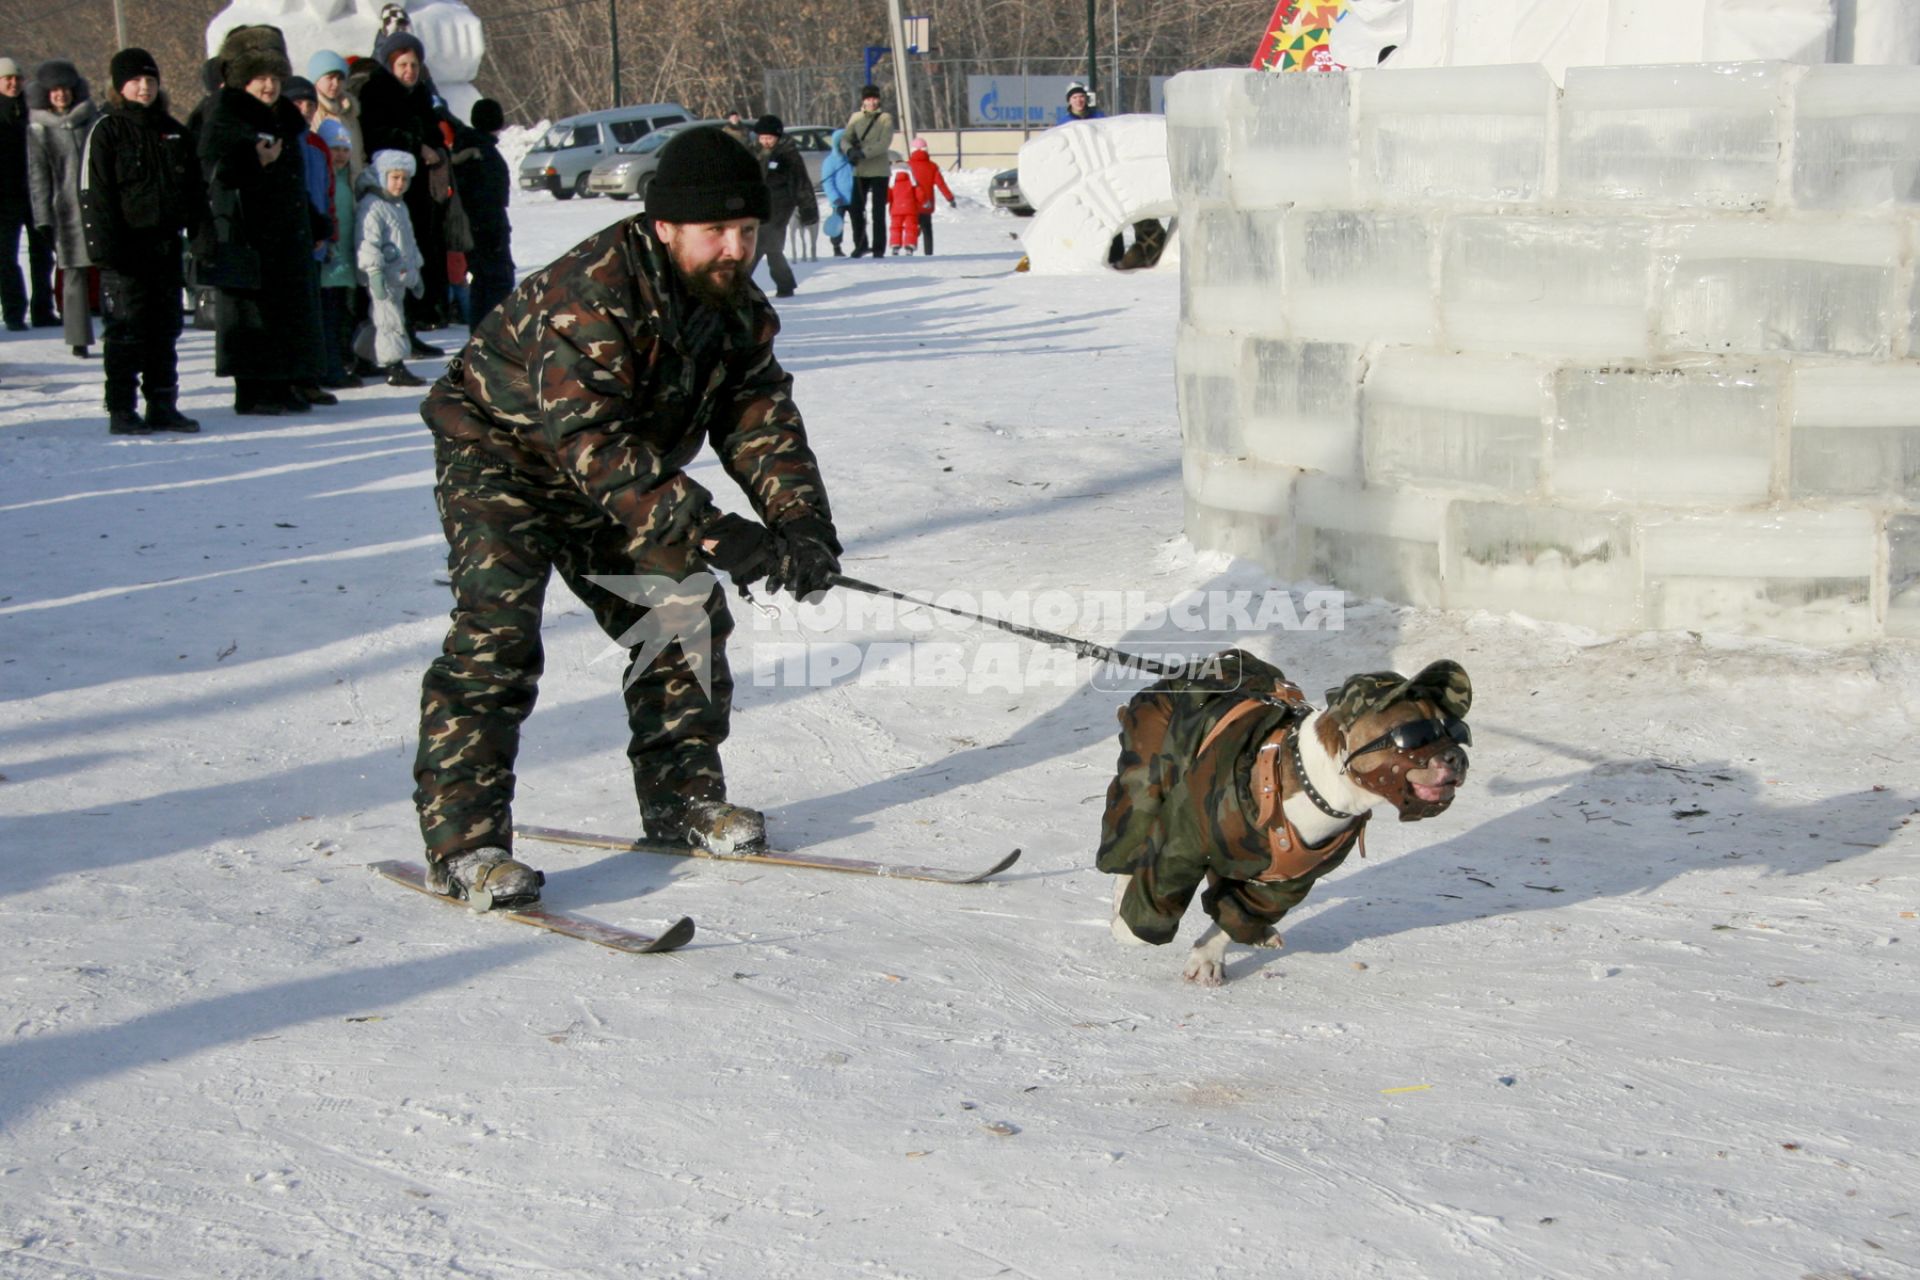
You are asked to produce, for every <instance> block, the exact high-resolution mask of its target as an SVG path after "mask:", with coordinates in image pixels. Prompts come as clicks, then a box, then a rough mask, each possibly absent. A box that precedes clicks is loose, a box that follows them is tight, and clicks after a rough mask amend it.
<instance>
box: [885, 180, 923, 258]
mask: <svg viewBox="0 0 1920 1280" xmlns="http://www.w3.org/2000/svg"><path fill="white" fill-rule="evenodd" d="M919 238H920V188H918V187H916V186H914V185H913V174H912V173H911V172H910V171H909V170H908V169H907V166H905V165H903V164H897V165H895V166H894V167H893V185H892V186H890V187H889V188H887V244H888V246H889V247H891V248H892V250H893V252H895V253H912V252H913V242H914V241H915V240H918V239H919Z"/></svg>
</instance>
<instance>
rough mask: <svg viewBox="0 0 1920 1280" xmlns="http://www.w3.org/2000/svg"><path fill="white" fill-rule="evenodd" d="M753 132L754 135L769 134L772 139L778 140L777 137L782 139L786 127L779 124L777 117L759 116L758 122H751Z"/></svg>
mask: <svg viewBox="0 0 1920 1280" xmlns="http://www.w3.org/2000/svg"><path fill="white" fill-rule="evenodd" d="M753 131H754V132H755V133H766V134H771V135H773V136H774V137H776V138H779V137H783V136H784V135H785V134H786V132H787V126H786V125H785V124H783V123H781V120H780V117H779V116H776V115H764V116H761V117H760V118H759V119H758V120H755V121H754V122H753Z"/></svg>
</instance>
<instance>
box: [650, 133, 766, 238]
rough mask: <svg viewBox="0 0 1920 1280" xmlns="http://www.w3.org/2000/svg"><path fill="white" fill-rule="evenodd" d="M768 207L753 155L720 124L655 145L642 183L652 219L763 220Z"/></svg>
mask: <svg viewBox="0 0 1920 1280" xmlns="http://www.w3.org/2000/svg"><path fill="white" fill-rule="evenodd" d="M772 212H773V197H772V196H771V194H770V193H769V192H768V191H767V179H766V175H765V173H764V172H763V170H762V169H761V165H760V160H759V158H758V157H756V156H755V155H754V154H753V152H751V151H749V150H747V149H746V148H745V147H743V146H741V145H740V143H739V141H738V140H737V139H736V138H734V137H733V136H732V135H731V134H728V133H727V132H726V131H725V130H723V129H719V128H713V127H707V128H700V129H687V130H684V131H682V132H680V133H676V134H675V135H674V136H673V137H672V138H670V139H668V141H667V145H666V146H664V147H662V148H660V164H659V167H658V168H656V169H655V170H654V174H653V184H652V185H651V186H649V187H648V188H647V217H648V218H650V219H652V220H653V221H655V222H728V221H731V220H732V219H734V218H758V219H760V221H762V222H765V221H766V220H767V218H768V217H769V216H770V215H771V214H772Z"/></svg>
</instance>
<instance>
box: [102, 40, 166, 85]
mask: <svg viewBox="0 0 1920 1280" xmlns="http://www.w3.org/2000/svg"><path fill="white" fill-rule="evenodd" d="M141 76H152V77H153V78H154V79H155V80H158V79H159V78H160V64H159V63H157V62H155V61H154V60H153V55H152V54H150V53H148V52H147V51H146V50H145V49H122V50H121V51H120V52H118V53H116V54H114V55H113V60H112V61H111V62H109V63H107V82H108V85H109V87H111V88H114V89H118V88H119V87H120V86H121V85H123V84H125V83H126V82H127V81H129V80H137V79H139V78H140V77H141Z"/></svg>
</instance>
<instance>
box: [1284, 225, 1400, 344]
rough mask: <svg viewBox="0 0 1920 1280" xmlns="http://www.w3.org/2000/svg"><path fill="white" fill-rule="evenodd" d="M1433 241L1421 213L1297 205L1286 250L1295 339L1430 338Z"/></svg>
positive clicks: (1372, 340) (1344, 340) (1393, 339)
mask: <svg viewBox="0 0 1920 1280" xmlns="http://www.w3.org/2000/svg"><path fill="white" fill-rule="evenodd" d="M1433 244H1434V234H1433V231H1432V229H1431V227H1430V225H1429V224H1428V221H1427V219H1426V218H1425V217H1423V216H1421V215H1420V214H1418V213H1413V212H1404V213H1394V212H1370V211H1365V210H1356V209H1305V210H1300V209H1296V210H1294V211H1293V212H1292V213H1290V214H1288V215H1287V218H1286V240H1285V249H1284V252H1285V254H1286V258H1287V264H1288V277H1287V288H1288V295H1289V298H1288V300H1289V310H1290V313H1291V319H1292V322H1293V336H1295V337H1299V338H1307V339H1317V340H1322V341H1329V342H1404V343H1411V344H1426V343H1429V342H1431V341H1432V339H1433V335H1434V331H1435V328H1436V326H1437V321H1436V314H1437V310H1438V308H1437V307H1436V305H1435V301H1434V292H1433V288H1432V279H1433V267H1432V257H1433Z"/></svg>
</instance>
